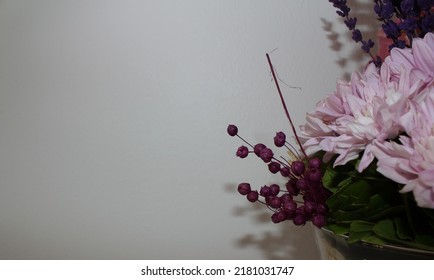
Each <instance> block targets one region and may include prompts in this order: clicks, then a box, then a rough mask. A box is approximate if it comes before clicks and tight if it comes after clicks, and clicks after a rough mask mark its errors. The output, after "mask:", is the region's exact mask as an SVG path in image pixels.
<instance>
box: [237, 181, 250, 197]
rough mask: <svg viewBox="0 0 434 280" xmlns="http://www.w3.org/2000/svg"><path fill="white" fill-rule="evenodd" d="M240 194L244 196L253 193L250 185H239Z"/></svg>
mask: <svg viewBox="0 0 434 280" xmlns="http://www.w3.org/2000/svg"><path fill="white" fill-rule="evenodd" d="M238 192H239V193H240V194H242V195H247V194H248V193H250V192H251V188H250V184H249V183H241V184H239V185H238Z"/></svg>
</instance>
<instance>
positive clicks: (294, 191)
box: [285, 178, 300, 196]
mask: <svg viewBox="0 0 434 280" xmlns="http://www.w3.org/2000/svg"><path fill="white" fill-rule="evenodd" d="M296 183H297V180H295V179H292V178H291V179H289V181H288V183H286V185H285V186H286V190H287V191H288V193H289V194H291V195H293V196H297V195H298V194H299V193H300V190H299V189H298V188H297V186H296Z"/></svg>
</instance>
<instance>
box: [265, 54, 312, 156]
mask: <svg viewBox="0 0 434 280" xmlns="http://www.w3.org/2000/svg"><path fill="white" fill-rule="evenodd" d="M266 55H267V60H268V64H269V65H270V69H271V74H273V79H274V83H275V84H276V87H277V91H278V92H279V96H280V100H281V102H282V105H283V109H284V110H285V114H286V117H287V118H288V120H289V123H290V124H291V128H292V132H293V133H294V136H295V139H296V140H297V143H298V146H300V149H301V151H302V153H303V155H304V156H305V158H307V154H306V152H305V151H304V149H303V146H302V145H301V142H300V139H299V138H298V135H297V131H296V129H295V126H294V124H293V123H292V120H291V116H290V115H289V112H288V108H287V107H286V103H285V99H284V98H283V95H282V91H281V90H280V86H279V82H278V81H277V78H276V73H275V72H274V67H273V64H272V63H271V59H270V56H269V55H268V53H267V54H266Z"/></svg>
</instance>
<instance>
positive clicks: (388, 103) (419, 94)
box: [300, 33, 434, 171]
mask: <svg viewBox="0 0 434 280" xmlns="http://www.w3.org/2000/svg"><path fill="white" fill-rule="evenodd" d="M433 76H434V35H433V34H431V33H430V34H427V35H426V36H425V38H424V39H414V42H413V48H412V49H403V50H401V49H393V50H392V52H391V54H390V56H389V57H388V58H386V60H385V63H384V64H383V65H382V67H381V68H379V69H378V68H376V67H375V65H374V64H373V63H371V64H369V65H368V66H367V67H366V69H365V70H364V71H363V72H362V73H357V72H355V73H353V75H352V77H351V81H350V82H342V81H341V82H338V86H337V88H336V90H335V92H334V93H333V94H331V95H329V96H328V97H327V98H326V99H324V100H322V101H320V102H319V103H318V104H317V107H316V110H315V111H314V112H311V113H309V114H308V115H307V118H306V119H307V123H306V124H305V125H304V126H302V127H301V135H300V136H301V139H302V141H303V145H304V148H305V149H306V152H307V153H308V154H309V155H310V154H314V153H316V152H318V151H325V152H326V154H325V157H324V159H325V160H326V161H327V160H330V159H331V158H332V157H333V156H334V155H337V158H336V160H335V161H334V165H335V166H337V165H344V164H346V163H347V162H348V161H351V160H353V159H357V158H358V157H359V156H360V155H362V156H361V160H360V164H359V167H358V168H359V171H362V170H363V169H365V168H366V167H367V166H368V165H369V164H370V163H371V162H372V161H373V160H374V154H373V153H372V148H373V143H375V145H377V144H378V143H383V142H385V141H387V140H388V139H395V138H397V137H398V136H399V135H400V134H402V133H404V132H406V131H407V129H409V127H411V124H412V123H413V122H414V115H413V114H412V113H411V112H413V110H414V106H415V105H414V104H418V103H420V101H421V100H423V98H424V96H425V95H426V88H427V87H428V86H430V85H431V84H432V82H433Z"/></svg>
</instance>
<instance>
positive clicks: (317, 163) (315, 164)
mask: <svg viewBox="0 0 434 280" xmlns="http://www.w3.org/2000/svg"><path fill="white" fill-rule="evenodd" d="M321 164H322V162H321V160H320V159H319V158H313V159H311V160H309V167H310V168H311V169H320V168H321Z"/></svg>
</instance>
